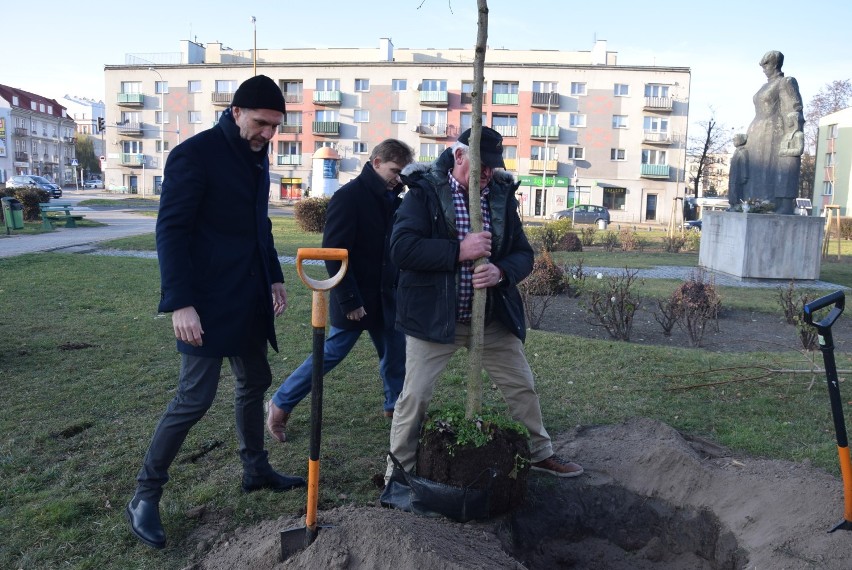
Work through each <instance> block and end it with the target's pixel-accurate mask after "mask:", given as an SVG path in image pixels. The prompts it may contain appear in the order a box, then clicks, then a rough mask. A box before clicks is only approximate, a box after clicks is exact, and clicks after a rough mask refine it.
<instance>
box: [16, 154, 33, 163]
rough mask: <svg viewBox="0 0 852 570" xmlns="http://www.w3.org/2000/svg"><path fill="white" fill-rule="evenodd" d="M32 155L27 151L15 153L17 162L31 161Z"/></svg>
mask: <svg viewBox="0 0 852 570" xmlns="http://www.w3.org/2000/svg"><path fill="white" fill-rule="evenodd" d="M29 161H30V155H29V154H27V153H25V152H16V153H15V162H29Z"/></svg>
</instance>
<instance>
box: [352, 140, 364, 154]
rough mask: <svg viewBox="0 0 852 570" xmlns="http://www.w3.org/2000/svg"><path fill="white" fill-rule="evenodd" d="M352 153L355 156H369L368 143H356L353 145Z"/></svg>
mask: <svg viewBox="0 0 852 570" xmlns="http://www.w3.org/2000/svg"><path fill="white" fill-rule="evenodd" d="M352 151H353V152H354V153H355V154H367V143H365V142H356V143H355V144H354V145H353V149H352Z"/></svg>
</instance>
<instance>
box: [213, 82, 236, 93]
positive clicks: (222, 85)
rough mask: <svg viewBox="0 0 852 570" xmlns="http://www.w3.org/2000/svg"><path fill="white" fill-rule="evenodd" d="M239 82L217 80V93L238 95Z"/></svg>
mask: <svg viewBox="0 0 852 570" xmlns="http://www.w3.org/2000/svg"><path fill="white" fill-rule="evenodd" d="M236 91H237V82H236V80H234V79H217V80H216V93H236Z"/></svg>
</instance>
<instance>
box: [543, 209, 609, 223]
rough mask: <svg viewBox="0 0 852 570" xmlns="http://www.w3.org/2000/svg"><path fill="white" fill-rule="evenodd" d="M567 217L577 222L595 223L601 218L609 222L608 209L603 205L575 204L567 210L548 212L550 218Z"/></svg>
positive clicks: (559, 218)
mask: <svg viewBox="0 0 852 570" xmlns="http://www.w3.org/2000/svg"><path fill="white" fill-rule="evenodd" d="M564 218H567V219H569V220H574V222H575V223H577V224H597V223H599V222H600V221H601V220H603V221H604V222H605V223H607V224H608V223H609V210H607V209H606V208H604V207H603V206H593V205H591V204H577V205H576V206H574V207H573V208H568V209H567V210H559V211H558V212H553V213H552V214H550V219H551V220H562V219H564Z"/></svg>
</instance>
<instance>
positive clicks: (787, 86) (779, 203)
mask: <svg viewBox="0 0 852 570" xmlns="http://www.w3.org/2000/svg"><path fill="white" fill-rule="evenodd" d="M783 64H784V54H782V53H781V52H780V51H769V52H766V54H765V55H764V56H763V58H761V60H760V66H761V67H762V68H763V72H764V73H765V74H766V84H765V85H763V86H762V87H761V88H760V89H759V90H758V91H757V93H755V94H754V99H753V100H754V114H755V116H754V120H753V121H752V122H751V125H749V127H748V135H747V140H746V142H745V149H744V150H745V151H747V165H748V166H747V168H748V172H747V174H745V175H743V174H742V173H740V174H738V176H739V180H740V181H744V182H743V183H742V195H741V196H739V197H738V200H739V199H742V200H749V199H751V200H761V201H768V202H774V204H775V212H776V213H778V214H793V206H794V204H795V202H796V196H797V195H798V190H799V169H800V166H801V162H802V153H803V152H804V150H805V144H804V141H805V138H804V132H803V130H802V129H803V128H804V124H805V119H804V115H803V114H802V96H801V95H800V94H799V84H798V83H797V82H796V80H795V79H794V78H792V77H784V74H783V73H782V72H781V66H782V65H783ZM733 183H734V182H732V184H733ZM731 199H733V198H729V200H731ZM731 204H732V205H733V204H734V203H733V202H731Z"/></svg>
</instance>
